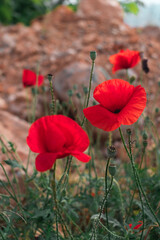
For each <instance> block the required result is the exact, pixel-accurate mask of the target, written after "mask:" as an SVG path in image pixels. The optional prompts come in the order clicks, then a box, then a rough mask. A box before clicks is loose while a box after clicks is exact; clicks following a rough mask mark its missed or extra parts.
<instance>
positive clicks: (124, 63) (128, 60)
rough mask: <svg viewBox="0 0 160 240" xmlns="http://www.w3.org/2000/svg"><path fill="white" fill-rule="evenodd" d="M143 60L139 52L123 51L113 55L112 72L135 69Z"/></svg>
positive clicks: (111, 60)
mask: <svg viewBox="0 0 160 240" xmlns="http://www.w3.org/2000/svg"><path fill="white" fill-rule="evenodd" d="M140 60H141V58H140V53H139V52H138V51H131V50H129V49H127V50H126V51H124V50H121V51H120V52H119V53H117V54H114V55H111V56H110V57H109V61H110V62H111V63H112V64H113V68H112V72H113V73H115V72H116V71H118V70H120V69H128V68H133V67H134V66H135V65H137V64H138V63H139V61H140Z"/></svg>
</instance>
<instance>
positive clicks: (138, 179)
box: [119, 128, 160, 226]
mask: <svg viewBox="0 0 160 240" xmlns="http://www.w3.org/2000/svg"><path fill="white" fill-rule="evenodd" d="M119 131H120V135H121V139H122V142H123V145H124V147H125V149H126V152H127V154H128V156H129V158H130V160H131V165H132V169H133V173H134V177H135V180H136V185H137V187H138V190H139V193H140V191H141V192H142V194H143V196H144V198H145V201H146V204H147V206H148V208H149V210H150V212H151V213H152V215H153V216H154V218H155V220H156V222H157V223H158V225H159V226H160V222H159V219H158V218H157V216H156V215H155V213H154V211H153V209H152V207H151V205H150V203H149V202H148V199H147V196H146V194H145V192H144V190H143V187H142V184H141V181H140V178H139V175H138V172H137V170H136V167H135V163H134V160H133V157H132V155H131V156H130V154H129V152H128V149H127V147H126V144H125V141H124V137H123V134H122V132H121V129H120V128H119Z"/></svg>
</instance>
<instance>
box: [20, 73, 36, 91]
mask: <svg viewBox="0 0 160 240" xmlns="http://www.w3.org/2000/svg"><path fill="white" fill-rule="evenodd" d="M35 79H36V74H35V73H34V72H32V71H31V70H29V69H24V70H23V76H22V81H23V86H24V87H29V86H33V85H34V84H35Z"/></svg>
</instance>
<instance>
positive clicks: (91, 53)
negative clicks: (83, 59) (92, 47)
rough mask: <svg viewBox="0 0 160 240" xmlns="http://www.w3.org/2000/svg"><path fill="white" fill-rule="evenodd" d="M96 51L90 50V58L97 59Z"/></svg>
mask: <svg viewBox="0 0 160 240" xmlns="http://www.w3.org/2000/svg"><path fill="white" fill-rule="evenodd" d="M96 55H97V54H96V51H91V52H90V58H91V59H92V61H95V59H96Z"/></svg>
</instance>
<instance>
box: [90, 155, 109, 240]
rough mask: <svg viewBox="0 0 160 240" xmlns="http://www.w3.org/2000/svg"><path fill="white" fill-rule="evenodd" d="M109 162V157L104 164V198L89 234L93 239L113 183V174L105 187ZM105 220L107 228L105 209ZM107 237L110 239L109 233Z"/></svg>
mask: <svg viewBox="0 0 160 240" xmlns="http://www.w3.org/2000/svg"><path fill="white" fill-rule="evenodd" d="M109 163H110V158H108V161H107V165H106V171H105V195H104V198H103V201H102V204H101V210H100V213H99V216H98V219H96V221H95V223H94V229H93V232H92V235H91V238H90V240H92V239H93V236H94V239H95V234H96V230H97V228H98V226H99V223H100V220H101V216H102V213H103V210H104V207H105V206H106V203H107V198H108V194H109V192H110V190H111V188H112V183H113V176H111V182H110V186H109V188H107V185H108V182H107V181H108V180H107V177H108V174H107V173H108V167H109ZM106 220H107V228H108V225H109V224H108V215H107V211H106ZM109 239H110V235H109Z"/></svg>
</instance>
